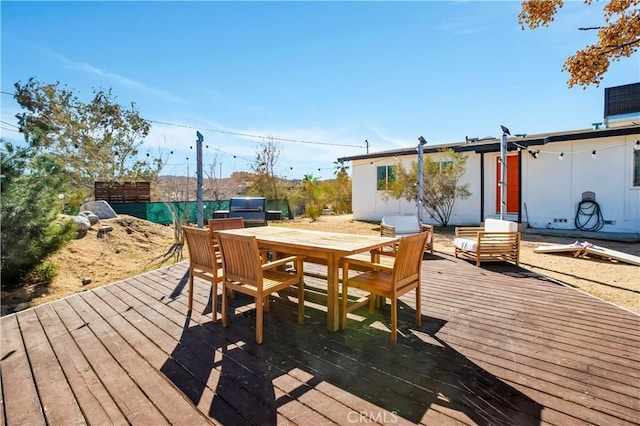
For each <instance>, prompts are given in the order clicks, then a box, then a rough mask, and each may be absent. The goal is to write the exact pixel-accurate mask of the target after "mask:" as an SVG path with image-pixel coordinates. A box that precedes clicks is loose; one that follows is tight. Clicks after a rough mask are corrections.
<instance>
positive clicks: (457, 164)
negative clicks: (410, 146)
mask: <svg viewBox="0 0 640 426" xmlns="http://www.w3.org/2000/svg"><path fill="white" fill-rule="evenodd" d="M439 152H440V153H441V157H440V158H439V159H437V160H434V159H432V158H431V156H429V155H425V156H424V166H423V170H422V172H423V182H424V186H423V200H422V205H423V206H424V208H425V210H426V211H427V213H428V214H429V216H431V218H433V219H434V220H435V221H436V222H437V223H439V224H440V225H442V226H447V224H448V223H449V219H450V218H451V212H452V211H453V206H454V204H455V201H456V199H458V198H459V199H461V200H464V199H466V198H469V196H470V195H471V192H469V184H468V183H466V184H464V185H459V184H458V183H459V181H460V178H461V177H462V175H464V172H465V165H466V162H467V156H466V155H463V154H461V153H459V152H454V151H453V150H452V149H450V148H449V149H441V150H440V151H439ZM395 177H396V178H395V182H393V183H391V186H390V190H389V196H391V197H393V198H396V199H398V198H405V199H406V200H407V201H411V200H413V201H417V200H418V186H417V182H418V163H417V162H415V161H414V162H412V163H411V169H410V170H408V169H406V168H405V167H404V165H403V164H402V163H398V164H397V165H396V168H395Z"/></svg>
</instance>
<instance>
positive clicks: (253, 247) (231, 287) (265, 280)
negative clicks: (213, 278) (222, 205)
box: [218, 232, 304, 344]
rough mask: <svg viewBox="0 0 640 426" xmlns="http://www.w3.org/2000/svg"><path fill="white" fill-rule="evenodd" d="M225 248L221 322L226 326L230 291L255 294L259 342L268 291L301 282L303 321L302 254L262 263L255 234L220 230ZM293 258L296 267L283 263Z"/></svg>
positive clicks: (301, 313)
mask: <svg viewBox="0 0 640 426" xmlns="http://www.w3.org/2000/svg"><path fill="white" fill-rule="evenodd" d="M218 242H219V244H220V251H221V252H222V265H223V268H222V269H223V271H224V272H223V275H224V279H223V282H224V284H223V289H222V326H223V327H226V326H227V317H228V315H227V305H228V303H227V291H238V292H240V293H244V294H247V295H249V296H252V297H253V298H255V304H256V342H257V343H259V344H260V343H262V323H263V312H264V311H268V309H269V300H268V298H269V295H270V294H272V293H275V292H277V291H280V290H283V289H285V288H287V287H290V286H294V285H298V323H300V324H302V323H303V322H304V280H303V270H302V268H303V266H302V261H303V257H302V256H289V257H285V258H282V259H279V260H275V261H273V262H267V263H262V260H261V256H260V251H259V249H258V242H257V240H256V238H255V237H254V236H245V235H233V234H225V233H224V232H222V233H219V234H218ZM289 262H294V265H295V271H294V272H288V271H285V270H283V267H284V266H285V265H286V264H287V263H289Z"/></svg>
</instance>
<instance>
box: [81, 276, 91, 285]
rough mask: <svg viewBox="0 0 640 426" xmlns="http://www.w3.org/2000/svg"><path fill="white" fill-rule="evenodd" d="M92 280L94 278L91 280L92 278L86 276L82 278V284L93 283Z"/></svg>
mask: <svg viewBox="0 0 640 426" xmlns="http://www.w3.org/2000/svg"><path fill="white" fill-rule="evenodd" d="M91 281H92V280H91V278H90V277H84V278H83V279H82V285H88V284H91Z"/></svg>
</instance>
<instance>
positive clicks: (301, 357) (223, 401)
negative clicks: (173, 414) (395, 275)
mask: <svg viewBox="0 0 640 426" xmlns="http://www.w3.org/2000/svg"><path fill="white" fill-rule="evenodd" d="M238 299H240V300H238ZM238 299H236V300H234V301H232V302H231V303H232V304H234V305H236V307H241V306H242V305H243V304H246V303H248V302H247V300H248V299H246V298H243V297H240V298H238ZM388 311H389V309H388V306H387V307H383V308H382V309H378V310H377V311H376V312H375V313H373V314H371V313H369V312H366V309H363V310H361V312H359V314H361V315H362V316H365V317H366V319H365V320H364V321H361V322H358V321H349V325H348V327H347V329H346V331H345V332H336V333H334V332H329V331H327V330H326V329H325V324H324V313H323V312H320V311H316V310H313V309H308V310H307V318H308V321H307V322H306V323H305V324H303V325H299V324H297V322H296V304H295V303H291V302H290V301H288V300H286V299H280V298H277V297H276V298H274V299H272V302H271V311H270V312H269V313H268V314H267V315H265V324H264V329H265V339H264V343H263V344H262V345H257V344H255V341H254V337H255V319H254V318H253V315H251V312H253V311H251V310H249V311H245V312H244V313H238V314H236V315H233V316H232V317H230V319H229V327H228V328H226V329H223V328H222V327H221V325H220V324H219V323H218V324H212V323H210V322H203V323H202V324H197V323H195V322H194V321H192V320H191V319H190V318H187V320H186V322H185V327H184V330H183V335H182V338H181V339H180V342H179V343H178V345H177V346H176V348H175V350H174V351H173V353H172V354H171V357H170V358H169V359H167V361H166V363H165V366H164V367H163V368H162V370H161V371H162V372H163V373H164V374H165V375H166V377H167V378H168V379H169V380H171V381H172V382H173V383H174V384H175V385H176V386H177V387H178V388H180V389H181V390H182V391H183V392H184V394H185V395H187V397H188V398H189V399H191V401H193V403H194V404H196V405H198V406H201V405H202V406H203V408H204V407H205V406H208V407H209V408H208V410H203V411H204V412H208V413H209V416H210V417H211V418H213V419H215V420H217V421H220V422H222V423H223V424H236V423H244V422H249V423H254V424H266V425H269V424H276V423H277V422H278V413H282V412H283V411H284V412H288V410H291V411H292V412H293V411H294V410H300V409H301V408H300V407H302V408H304V406H301V405H300V401H306V400H309V401H316V402H318V401H322V400H325V399H326V400H329V399H331V398H332V399H336V400H338V401H341V400H344V401H348V402H345V405H342V404H340V403H337V402H336V401H333V403H334V404H335V405H336V407H335V409H332V410H331V412H332V413H333V416H334V417H332V418H331V420H332V421H334V422H336V423H339V424H348V423H349V418H357V417H354V416H360V415H361V414H363V413H364V414H365V416H366V417H368V418H367V421H369V422H371V421H373V420H375V419H378V420H380V419H382V418H383V417H384V418H386V419H387V420H391V419H393V418H394V417H393V416H399V417H402V418H405V419H407V420H409V421H411V422H416V423H418V422H420V421H423V418H424V417H425V416H428V414H427V412H428V411H429V410H432V409H435V410H436V411H438V412H439V413H444V414H445V415H446V416H450V418H454V419H458V420H463V421H464V420H466V421H469V420H471V421H472V422H474V423H476V424H519V425H534V424H539V421H540V420H539V419H540V411H541V406H540V405H539V404H537V403H536V402H534V401H533V400H531V399H530V398H529V397H527V396H526V395H524V394H522V393H521V392H519V391H518V390H516V389H514V388H512V387H511V386H509V385H508V384H506V383H505V382H503V381H502V380H500V379H498V378H496V377H495V376H494V375H492V374H490V373H489V372H487V371H485V370H484V369H482V368H481V367H479V366H478V365H476V364H475V363H473V362H472V361H470V360H469V359H468V358H466V357H465V356H463V355H462V354H460V353H459V352H458V351H456V350H455V349H454V348H453V347H452V346H451V345H449V344H448V343H447V342H446V341H445V340H443V339H441V338H440V337H438V331H439V330H440V329H441V328H442V327H444V326H445V325H446V322H445V321H443V320H440V319H437V318H432V317H427V316H424V317H423V325H422V326H421V327H420V328H418V329H417V330H416V328H415V326H414V325H413V320H414V315H413V309H412V308H411V307H409V306H407V305H404V306H403V307H402V309H400V314H399V325H400V327H401V332H402V334H401V337H400V338H399V343H398V344H397V345H392V344H391V343H390V342H389V341H388V339H389V335H388V331H381V330H377V329H375V328H373V327H371V324H372V323H374V322H380V323H383V324H387V322H388V321H387V320H388V315H389V312H388ZM365 312H366V313H365ZM307 393H308V394H309V395H305V394H307ZM354 401H355V402H354ZM354 406H356V407H360V409H359V410H358V412H355V411H354V409H353V408H349V407H354ZM312 408H313V407H312ZM287 417H288V418H291V417H289V415H287ZM300 421H301V422H303V423H306V422H309V421H313V419H305V418H302V419H300Z"/></svg>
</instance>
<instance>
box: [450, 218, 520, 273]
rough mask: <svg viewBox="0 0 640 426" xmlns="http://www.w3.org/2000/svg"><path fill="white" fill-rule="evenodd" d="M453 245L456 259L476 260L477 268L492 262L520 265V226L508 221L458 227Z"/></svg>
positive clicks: (490, 220)
mask: <svg viewBox="0 0 640 426" xmlns="http://www.w3.org/2000/svg"><path fill="white" fill-rule="evenodd" d="M453 244H454V246H455V255H456V257H465V258H469V259H472V260H475V262H476V266H480V262H491V261H506V262H514V263H515V264H516V265H518V264H519V263H520V232H519V231H518V224H517V223H515V222H511V221H508V220H500V219H491V218H489V219H486V220H485V222H484V226H482V227H477V226H474V227H471V226H463V227H457V228H456V230H455V239H454V240H453Z"/></svg>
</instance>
